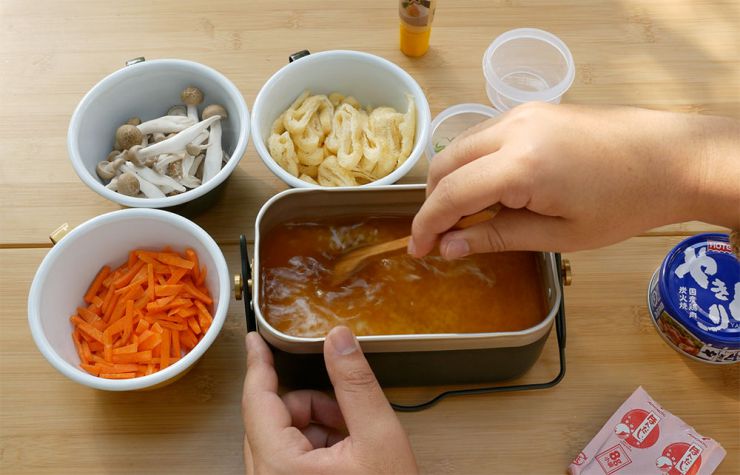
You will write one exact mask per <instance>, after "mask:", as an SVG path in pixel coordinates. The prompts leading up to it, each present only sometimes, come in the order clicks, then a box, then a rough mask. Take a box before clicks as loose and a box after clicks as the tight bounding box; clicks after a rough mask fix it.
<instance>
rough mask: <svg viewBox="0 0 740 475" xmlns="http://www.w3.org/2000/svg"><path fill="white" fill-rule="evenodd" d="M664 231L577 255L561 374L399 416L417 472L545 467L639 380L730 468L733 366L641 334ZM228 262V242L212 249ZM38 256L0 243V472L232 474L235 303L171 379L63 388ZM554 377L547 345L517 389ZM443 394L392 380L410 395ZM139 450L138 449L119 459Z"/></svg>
mask: <svg viewBox="0 0 740 475" xmlns="http://www.w3.org/2000/svg"><path fill="white" fill-rule="evenodd" d="M678 240H679V238H676V237H642V238H634V239H631V240H628V241H626V242H624V243H622V244H619V245H616V246H612V247H609V248H606V249H603V250H599V251H589V252H580V253H574V254H571V255H569V256H567V257H569V258H570V259H571V262H572V264H573V271H574V280H573V282H574V283H573V285H572V286H571V287H569V288H567V289H566V292H565V299H566V314H567V326H568V331H567V333H568V344H567V363H568V370H567V374H566V377H565V380H564V381H563V382H562V383H561V384H560V385H558V386H557V387H555V388H553V389H550V390H544V391H536V392H528V393H511V394H499V395H487V396H473V397H470V396H467V397H459V398H452V399H448V400H446V401H444V402H442V403H441V404H439V405H438V406H436V407H434V408H432V409H430V410H427V411H425V412H422V413H417V414H399V417H400V418H401V420H402V422H403V425H404V427H405V428H406V430H407V431H408V433H409V437H410V438H411V442H412V444H413V447H414V451H415V453H416V456H417V459H418V461H419V465H420V466H421V468H422V471H423V473H433V474H437V473H457V474H466V475H468V474H473V475H474V474H489V473H503V474H521V473H537V474H549V473H553V474H557V473H562V472H563V470H564V468H565V467H566V466H567V464H568V462H569V460H570V459H571V458H572V457H574V456H575V455H577V454H578V452H579V451H580V450H581V449H582V448H583V447H584V446H585V445H586V443H587V442H588V441H589V440H590V439H591V437H593V435H595V434H596V432H597V431H598V429H599V428H600V427H601V425H602V424H603V423H604V422H605V421H606V420H607V419H608V418H609V416H610V415H611V414H612V413H613V412H614V411H615V410H616V408H617V407H618V406H619V405H620V404H621V403H622V401H623V400H624V399H626V398H627V396H629V394H631V392H632V391H634V389H635V388H636V387H637V386H639V385H642V386H644V387H645V389H646V390H647V391H648V392H649V393H650V394H651V395H652V396H653V397H654V398H655V399H656V400H657V401H659V402H660V403H661V404H662V405H663V406H664V407H665V408H666V409H668V410H670V411H672V412H673V413H675V414H676V415H678V416H680V417H681V418H683V419H684V420H685V421H686V422H687V423H688V424H690V425H693V426H694V427H695V428H696V430H697V431H699V432H700V433H702V434H704V435H707V436H710V437H713V438H715V439H717V440H718V441H719V442H720V443H721V444H722V445H723V446H724V447H725V449H726V450H727V452H728V455H727V459H726V460H725V462H724V463H723V464H722V466H721V468H720V470H719V471H718V472H717V473H720V474H722V473H724V474H732V473H740V471H738V467H739V466H740V426H739V425H738V414H740V401H739V399H740V365H734V366H732V367H716V366H710V365H704V364H699V363H695V362H693V361H690V360H688V359H686V358H684V357H682V356H681V355H679V354H678V353H676V352H675V351H674V350H672V349H671V348H669V347H668V346H667V345H666V344H665V343H664V342H663V341H662V340H661V338H660V336H659V335H658V334H657V333H656V332H655V330H654V329H653V326H652V323H651V322H650V320H649V315H648V311H647V305H646V287H647V282H648V279H649V278H650V275H651V273H652V272H653V270H654V269H655V268H656V267H657V266H658V264H659V262H660V260H661V257H662V255H663V254H664V253H665V252H666V250H667V249H669V248H670V247H671V246H672V245H674V244H675V243H676V242H678ZM223 249H224V252H225V254H226V256H227V260H228V263H229V267H230V269H231V270H232V271H233V270H235V269H238V257H237V256H238V251H237V247H236V246H224V247H223ZM45 252H46V251H45V250H43V249H32V250H27V249H14V250H0V265H2V267H3V268H4V269H5V270H6V271H5V272H3V273H2V275H1V276H0V300H2V302H3V305H2V306H1V307H0V381H1V382H2V384H1V385H0V428H1V431H0V453H1V454H2V457H1V458H0V472H2V473H13V474H25V473H28V474H47V473H48V474H52V473H53V474H66V473H70V474H72V473H108V474H119V473H120V474H124V473H223V474H226V473H233V474H237V473H243V465H242V454H241V437H242V426H241V419H240V412H239V411H240V406H239V404H240V398H241V384H242V378H243V375H244V345H243V337H244V331H245V326H244V311H243V308H244V307H243V306H242V303H241V302H237V301H232V302H231V305H230V308H229V314H228V317H227V321H226V324H225V326H224V328H223V330H222V332H221V335H220V336H219V338H218V339H217V340H216V342H215V343H214V344H213V346H212V347H211V349H209V351H208V352H207V353H206V355H205V356H204V357H203V358H202V360H201V361H200V362H199V363H198V364H197V365H196V366H195V367H194V368H193V369H192V370H191V371H190V373H188V374H187V375H186V376H185V377H183V378H182V379H181V380H180V381H178V382H176V383H174V384H172V385H170V386H167V387H165V388H162V389H159V390H155V391H150V392H135V393H125V394H113V393H104V392H100V391H95V390H91V389H87V388H84V387H81V386H78V385H76V384H75V383H72V382H71V381H68V380H67V379H66V378H64V377H63V376H61V375H60V374H59V373H57V372H56V371H55V370H54V369H52V368H51V366H49V365H48V364H47V363H46V361H44V359H43V357H42V356H41V355H40V353H39V352H38V351H37V349H36V348H35V346H34V344H33V341H32V340H31V337H30V334H29V332H28V327H27V323H26V313H25V305H26V300H25V299H26V293H27V289H28V287H29V285H30V281H31V279H32V277H33V274H34V272H35V268H36V267H37V265H38V264H39V262H40V261H41V259H42V258H43V256H44V254H45ZM556 373H557V352H556V347H555V342H554V341H553V338H551V341H549V342H548V344H547V347H546V349H545V351H544V353H543V356H542V357H541V359H540V360H539V361H538V363H537V364H536V366H535V367H534V368H533V370H532V371H530V372H529V373H528V374H527V375H525V376H524V377H523V378H521V381H522V382H525V381H526V382H535V381H546V380H549V379H551V378H552V377H553V376H554V375H555V374H556ZM440 389H441V388H400V389H399V388H396V389H390V390H388V391H387V394H388V396H389V398H390V399H391V400H393V401H396V402H402V403H411V402H413V401H420V400H422V399H424V398H427V397H429V396H431V395H433V394H435V393H436V392H438V391H439V390H440ZM131 454H136V457H133V456H131Z"/></svg>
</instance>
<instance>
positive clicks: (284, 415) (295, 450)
mask: <svg viewBox="0 0 740 475" xmlns="http://www.w3.org/2000/svg"><path fill="white" fill-rule="evenodd" d="M324 360H325V362H326V369H327V371H328V373H329V377H330V379H331V382H332V384H333V386H334V393H335V395H336V398H337V399H336V401H335V400H334V399H332V398H331V397H329V396H328V395H326V394H325V393H322V392H320V391H309V390H301V391H293V392H289V393H287V394H285V395H283V396H282V398H281V397H280V396H279V395H278V394H277V388H278V378H277V374H276V373H275V368H274V367H273V360H272V353H271V352H270V349H269V348H268V347H267V345H266V344H265V342H264V341H263V340H262V338H261V337H260V336H259V334H257V333H256V332H251V333H249V334H248V335H247V376H246V378H245V381H244V393H243V397H242V416H243V418H244V429H245V435H244V464H245V466H246V472H247V474H249V475H253V474H258V475H263V474H268V475H273V474H302V475H304V474H306V475H310V474H338V473H341V474H376V473H398V474H404V475H406V474H414V473H417V468H416V461H415V459H414V454H413V452H412V450H411V445H410V444H409V441H408V438H407V437H406V433H405V432H404V430H403V427H401V423H400V421H399V420H398V418H397V417H396V414H395V413H394V412H393V409H392V408H391V406H390V404H389V403H388V400H387V399H386V397H385V395H384V394H383V391H382V390H381V389H380V386H379V385H378V382H377V380H376V379H375V375H374V374H373V372H372V370H371V369H370V366H369V365H368V364H367V360H366V359H365V357H364V355H363V354H362V350H361V349H360V346H359V344H358V343H357V340H356V339H355V337H354V335H352V332H351V331H350V330H349V329H348V328H347V327H337V328H334V329H333V330H332V331H331V332H330V333H329V335H327V337H326V341H325V343H324ZM347 432H348V433H349V434H348V435H347Z"/></svg>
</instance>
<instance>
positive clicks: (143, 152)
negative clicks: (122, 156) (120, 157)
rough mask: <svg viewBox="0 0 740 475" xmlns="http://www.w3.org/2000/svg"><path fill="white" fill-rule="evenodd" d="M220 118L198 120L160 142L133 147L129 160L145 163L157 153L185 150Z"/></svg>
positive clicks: (130, 150)
mask: <svg viewBox="0 0 740 475" xmlns="http://www.w3.org/2000/svg"><path fill="white" fill-rule="evenodd" d="M219 119H220V116H217V115H216V116H213V117H209V118H207V119H205V120H202V121H200V122H198V123H197V124H194V125H191V126H190V127H188V128H187V129H185V130H183V131H182V132H180V133H178V134H177V135H174V136H172V137H170V138H168V139H165V140H163V141H161V142H159V143H155V144H152V145H149V146H148V147H145V148H141V149H139V148H136V147H133V148H131V149H129V155H128V157H129V161H132V162H134V163H136V162H137V161H138V163H141V164H144V163H146V159H147V158H149V157H155V156H157V155H162V154H163V153H179V152H182V151H183V150H185V147H186V146H187V144H189V143H191V142H192V141H193V139H195V138H196V137H198V135H200V133H201V132H202V131H204V130H205V129H206V128H208V127H209V126H210V125H211V124H213V123H214V122H217V121H218V120H219ZM131 157H135V158H136V161H135V160H132V159H131Z"/></svg>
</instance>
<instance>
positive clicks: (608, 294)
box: [0, 0, 740, 474]
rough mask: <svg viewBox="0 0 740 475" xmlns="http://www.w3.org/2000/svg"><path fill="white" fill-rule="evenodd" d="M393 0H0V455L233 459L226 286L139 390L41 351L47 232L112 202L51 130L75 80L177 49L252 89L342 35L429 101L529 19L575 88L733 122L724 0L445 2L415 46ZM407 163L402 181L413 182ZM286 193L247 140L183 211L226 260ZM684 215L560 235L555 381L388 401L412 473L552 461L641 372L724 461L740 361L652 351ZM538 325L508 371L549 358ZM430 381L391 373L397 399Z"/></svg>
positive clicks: (739, 48)
mask: <svg viewBox="0 0 740 475" xmlns="http://www.w3.org/2000/svg"><path fill="white" fill-rule="evenodd" d="M395 5H396V4H395V2H393V1H390V0H387V1H385V2H370V1H368V2H351V4H350V2H340V1H333V2H329V1H319V0H313V1H294V2H274V1H268V0H255V1H249V2H244V1H232V2H228V1H220V0H209V1H208V2H203V3H200V2H192V1H191V2H184V1H157V2H152V1H140V2H100V1H77V2H74V3H71V2H54V1H48V0H44V1H36V2H25V1H21V0H3V1H2V2H0V91H2V92H3V94H2V107H0V123H2V127H1V128H0V213H1V214H0V223H1V224H0V472H2V473H4V474H5V473H7V474H21V473H29V474H47V473H48V474H52V473H53V474H63V473H106V474H108V473H110V474H113V473H137V474H143V473H243V462H242V451H241V441H242V426H241V422H240V408H239V401H240V396H241V395H240V392H241V381H242V378H243V375H244V345H243V336H244V323H243V321H244V315H243V310H242V307H241V304H240V303H237V302H235V301H234V302H232V305H231V306H230V309H229V314H228V318H227V321H226V324H225V326H224V328H223V331H222V332H221V335H220V336H219V338H218V339H217V341H216V342H215V343H214V345H213V346H212V348H211V349H210V350H209V351H208V353H207V354H206V355H205V357H204V358H203V359H202V360H201V361H200V362H199V363H198V364H197V365H196V367H195V368H194V369H193V370H192V371H191V372H190V373H189V374H188V375H187V376H185V377H184V378H183V379H181V380H180V381H178V382H177V383H175V384H172V385H170V386H168V387H166V388H163V389H160V390H156V391H152V392H139V393H126V394H114V393H104V392H99V391H94V390H91V389H87V388H84V387H81V386H78V385H76V384H74V383H72V382H71V381H69V380H67V379H66V378H64V377H63V376H61V375H60V374H58V373H57V372H56V371H55V370H53V369H52V368H51V367H50V365H49V364H47V363H46V361H45V360H44V359H43V358H42V356H41V355H40V353H39V352H38V351H37V349H36V348H35V346H34V344H33V341H32V339H31V336H30V333H29V330H28V325H27V323H26V298H27V295H28V289H29V285H30V282H31V279H32V278H33V275H34V272H35V270H36V268H37V266H38V265H39V263H40V262H41V260H42V259H43V257H44V255H45V254H46V252H47V248H48V247H49V245H48V242H47V235H48V234H49V232H50V231H51V230H53V229H54V228H56V227H57V226H58V225H59V224H61V223H62V222H64V221H66V222H69V223H70V224H71V225H73V226H74V225H77V224H79V223H81V222H83V221H85V220H87V219H90V218H92V217H93V216H96V215H98V214H101V213H104V212H107V211H112V210H115V209H118V207H117V206H116V205H114V204H112V203H110V202H107V201H106V200H104V199H103V198H101V197H99V196H98V195H96V194H95V193H93V192H92V191H90V190H89V189H87V188H86V187H85V186H84V185H83V184H82V183H81V182H80V180H79V179H78V178H77V176H76V175H75V173H74V171H73V170H72V167H71V166H70V165H69V161H68V159H67V153H66V140H65V139H66V130H67V125H68V122H69V118H70V115H71V113H72V111H73V110H74V107H75V106H76V104H77V103H78V101H79V100H80V99H81V98H82V96H83V95H84V93H85V92H86V91H87V90H88V89H89V88H90V87H92V86H93V85H94V84H95V83H96V82H97V81H98V80H100V79H101V78H102V77H103V76H105V75H107V74H109V73H110V72H112V71H114V70H116V69H118V68H120V67H122V65H123V62H124V61H125V60H127V59H130V58H133V57H136V56H142V55H143V56H146V57H147V58H148V59H155V58H168V57H177V58H183V59H189V60H194V61H198V62H202V63H205V64H207V65H209V66H212V67H214V68H216V69H218V70H220V71H221V72H223V73H224V74H225V75H226V76H227V77H229V78H230V79H231V80H232V81H233V82H234V83H235V84H236V85H237V87H239V89H240V90H241V91H242V93H243V94H244V97H245V99H246V100H247V104H249V105H251V104H252V103H253V102H254V98H255V96H256V94H257V92H258V90H259V88H260V87H261V85H262V84H263V83H264V82H265V81H266V80H267V78H268V77H269V76H270V75H271V74H272V73H273V72H274V71H276V70H277V69H278V68H279V67H281V66H282V65H283V64H284V63H285V62H286V59H287V56H288V55H289V54H290V53H293V52H295V51H297V50H300V49H304V48H308V49H310V50H311V51H321V50H327V49H337V48H343V49H357V50H364V51H368V52H371V53H374V54H378V55H381V56H383V57H385V58H388V59H389V60H391V61H394V62H396V63H397V64H399V65H400V66H401V67H403V68H404V69H406V70H407V71H409V72H410V73H411V74H412V75H413V76H414V77H415V78H416V79H417V81H418V82H419V83H420V84H421V86H422V87H423V88H424V90H425V92H426V94H427V97H428V99H429V102H430V105H431V108H432V113H433V114H436V113H438V112H439V111H441V110H442V109H444V108H446V107H448V106H450V105H452V104H455V103H460V102H481V103H485V102H486V101H487V99H486V96H485V91H484V80H483V76H482V73H481V70H480V58H481V54H482V53H483V51H484V50H485V48H486V47H487V45H488V44H489V43H490V41H492V40H493V39H494V38H495V37H496V36H497V35H498V34H500V33H502V32H504V31H506V30H508V29H511V28H516V27H525V26H527V27H539V28H543V29H545V30H549V31H551V32H553V33H555V34H556V35H558V36H560V37H561V38H562V39H563V40H564V41H565V42H566V43H567V44H568V45H569V47H570V49H571V50H572V52H573V56H574V58H575V61H576V65H577V74H576V80H575V83H574V84H573V87H572V88H571V90H570V91H569V92H568V94H567V95H566V96H565V99H564V101H567V102H570V103H584V104H587V103H592V104H597V103H599V104H601V103H613V104H631V105H638V106H644V107H652V108H659V109H666V110H674V111H686V112H694V113H706V114H723V115H729V116H734V117H737V118H740V86H739V85H740V30H739V29H738V24H740V4H738V3H737V2H736V1H713V0H682V1H666V0H656V1H652V2H641V1H639V0H594V1H590V2H576V1H571V0H485V1H484V0H478V1H473V0H455V1H444V0H443V1H441V2H440V5H439V7H438V11H437V18H436V20H435V25H434V30H433V34H432V48H431V50H430V51H429V53H428V54H427V55H426V56H425V57H423V58H420V59H410V58H406V57H404V56H403V55H402V54H401V53H400V52H399V50H398V47H397V35H398V32H397V17H396V12H395ZM425 167H426V163H425V161H424V160H422V161H420V164H419V165H418V166H417V167H416V168H415V169H414V170H413V172H412V173H411V174H410V175H409V176H408V177H406V178H405V179H404V182H412V183H413V182H423V181H424V177H425V173H426V168H425ZM282 189H284V185H283V184H282V183H281V182H280V181H279V180H277V179H276V178H275V177H274V176H272V175H271V173H270V172H269V171H268V170H267V169H266V168H265V167H264V166H263V164H262V162H261V161H260V160H259V158H258V157H257V155H256V152H255V151H254V148H253V147H252V146H251V145H250V147H249V149H248V150H247V154H246V156H245V157H244V159H243V160H242V162H241V163H240V165H239V167H238V169H237V170H236V171H235V172H234V174H233V175H232V178H231V180H230V182H229V184H228V187H227V190H226V193H225V195H224V196H223V198H222V199H221V201H220V202H219V203H218V204H217V205H216V206H215V207H214V208H212V209H211V210H210V211H208V212H207V213H206V214H203V215H202V216H199V217H197V218H196V219H195V220H196V221H197V222H198V223H199V224H201V225H202V226H203V227H204V228H206V229H207V230H208V231H209V232H210V233H211V234H212V235H213V236H214V238H215V239H216V240H217V241H218V242H219V244H221V245H222V248H223V250H224V252H225V254H226V256H227V259H228V262H229V265H230V266H231V269H232V270H233V271H236V269H237V254H238V251H237V247H236V245H235V244H236V241H237V238H238V235H239V234H240V233H246V234H247V235H249V236H251V235H252V233H253V230H252V226H253V222H254V217H255V215H256V213H257V211H258V209H259V207H260V206H261V204H262V203H263V202H264V201H265V200H267V199H268V198H269V197H270V196H272V195H273V194H274V193H276V192H278V191H280V190H282ZM711 229H716V228H715V227H714V226H709V225H706V224H702V223H684V224H680V225H674V226H667V227H663V228H660V229H656V230H652V231H650V232H648V233H646V234H644V235H643V236H639V237H635V238H633V239H630V240H628V241H626V242H624V243H621V244H618V245H615V246H611V247H609V248H605V249H600V250H595V251H588V252H579V253H573V254H571V255H569V256H568V257H569V258H570V259H571V261H572V264H573V269H574V283H573V285H572V287H570V288H567V290H566V292H565V298H566V312H567V320H568V349H567V361H568V372H567V375H566V377H565V380H564V381H563V382H562V383H561V384H560V385H559V386H557V387H555V388H554V389H550V390H545V391H540V392H529V393H514V394H500V395H487V396H476V397H464V398H455V399H450V400H447V401H444V402H443V403H441V404H440V405H438V406H436V407H434V408H433V409H430V410H428V411H425V412H421V413H414V414H400V415H399V417H400V418H401V420H402V422H403V425H404V427H405V428H406V429H407V431H408V433H409V437H410V438H411V442H412V444H413V447H414V450H415V452H416V455H417V458H418V461H419V465H420V467H421V469H422V471H423V472H424V473H459V474H479V473H480V474H484V473H504V474H520V473H521V474H523V473H532V474H540V473H542V474H545V473H562V472H563V471H564V470H565V467H566V466H567V464H568V462H569V461H570V459H572V458H573V457H574V456H575V455H577V454H578V453H579V451H580V450H581V449H582V448H583V447H584V446H585V444H586V443H587V442H588V441H589V440H590V439H591V437H593V435H594V434H595V433H596V431H597V430H598V429H599V428H600V427H601V425H602V424H603V423H604V422H605V421H606V419H607V418H608V417H609V416H610V415H611V414H612V413H613V412H614V410H616V408H617V407H618V406H619V404H621V402H622V401H623V400H624V399H625V398H627V396H629V395H630V394H631V393H632V391H634V389H635V388H636V387H637V386H639V385H642V386H644V387H645V388H646V389H647V391H648V392H649V393H650V394H651V395H652V396H653V397H654V398H655V399H657V400H658V401H659V402H660V403H661V404H662V405H664V406H665V407H666V408H667V409H668V410H670V411H672V412H674V413H675V414H677V415H679V416H680V417H682V418H683V419H684V420H685V421H686V422H687V423H689V424H691V425H693V426H694V427H695V428H696V429H697V430H698V431H699V432H700V433H702V434H705V435H707V436H710V437H713V438H715V439H717V440H718V441H719V442H720V443H722V444H723V445H724V447H725V449H727V452H728V456H727V458H726V460H725V462H724V463H723V464H722V466H721V467H720V470H719V471H718V472H717V473H725V474H729V473H740V402H739V400H740V383H739V379H740V365H734V366H732V367H728V366H723V367H716V366H709V365H702V364H697V363H694V362H692V361H689V360H688V359H686V358H683V357H682V356H680V355H678V354H677V353H676V352H674V351H673V350H672V349H670V348H668V347H667V346H666V344H665V343H663V341H662V340H661V339H660V337H659V336H658V335H657V333H656V332H655V331H654V330H653V327H652V324H651V323H650V319H649V315H648V311H647V308H646V302H645V298H646V286H647V282H648V279H649V277H650V275H651V273H652V272H653V270H655V268H656V267H657V266H658V264H659V262H660V260H661V258H662V256H664V254H665V253H666V251H667V250H668V249H669V248H670V247H671V246H673V245H674V244H676V243H677V242H678V241H679V240H680V239H681V237H682V236H686V235H690V234H693V233H695V232H699V231H703V230H711ZM556 362H557V359H556V353H555V350H554V347H553V344H552V341H551V342H549V343H548V347H547V348H546V350H545V352H544V354H543V356H542V358H541V360H540V361H539V362H538V363H537V365H536V367H535V369H533V370H532V371H531V372H530V373H529V374H528V375H527V376H525V377H524V378H523V379H524V380H526V381H535V380H544V379H546V378H549V377H551V376H552V375H553V373H555V372H556ZM428 393H429V390H428V389H418V388H417V389H393V390H389V391H388V395H389V397H390V398H391V399H393V400H397V401H410V400H413V399H415V398H419V397H423V396H424V395H426V394H428Z"/></svg>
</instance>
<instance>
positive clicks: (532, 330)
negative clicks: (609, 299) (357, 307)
mask: <svg viewBox="0 0 740 475" xmlns="http://www.w3.org/2000/svg"><path fill="white" fill-rule="evenodd" d="M425 186H426V185H417V184H407V185H387V186H379V187H374V188H358V187H336V188H321V189H315V188H291V189H288V190H285V191H283V192H281V193H278V194H276V195H274V196H273V197H272V198H270V199H269V200H268V201H267V202H266V203H265V204H264V205H263V206H262V208H260V211H259V213H258V214H257V218H256V221H255V240H254V258H253V260H252V263H253V265H252V273H253V275H252V280H253V282H254V285H252V289H251V298H252V304H253V308H254V313H255V317H256V318H255V321H256V324H257V330H258V332H259V333H260V334H262V335H263V336H265V337H267V339H268V340H269V341H271V342H272V343H274V342H277V341H279V342H281V343H284V344H290V345H296V346H297V348H293V352H296V353H314V352H317V351H320V347H321V345H323V341H324V339H325V338H324V337H312V338H307V337H296V336H292V335H288V334H286V333H283V332H281V331H278V330H277V329H276V328H274V327H273V326H272V325H270V324H269V323H268V322H267V320H266V319H265V317H264V315H263V314H262V310H261V308H260V298H259V291H260V287H261V278H260V258H259V250H260V243H261V233H260V228H261V223H262V220H263V219H264V216H265V214H266V213H268V212H269V210H270V207H271V206H272V205H273V204H274V203H276V202H277V201H279V200H281V199H283V198H284V197H285V196H288V195H292V194H296V193H317V192H328V193H342V192H353V193H354V192H384V191H391V190H421V189H424V188H425ZM541 254H542V255H544V257H545V259H546V261H547V262H548V264H549V265H548V269H547V270H546V271H545V272H553V273H554V272H555V265H556V264H555V255H554V254H553V253H551V252H544V253H541ZM553 277H554V278H557V276H554V275H553ZM555 282H557V281H555ZM553 288H554V292H555V296H554V299H553V302H552V305H551V306H550V310H549V312H548V313H547V315H546V316H545V317H544V318H543V319H542V321H541V322H540V323H538V324H537V325H534V326H532V327H529V328H527V329H525V330H519V331H514V332H486V333H419V334H404V335H359V336H357V339H358V341H359V342H360V343H363V342H364V343H367V345H365V346H364V347H363V350H364V351H366V352H382V351H385V350H382V349H380V348H378V347H376V346H373V345H376V344H382V343H391V342H415V343H430V344H432V343H441V342H444V343H447V344H449V343H452V342H467V343H469V344H472V345H473V347H483V348H485V347H486V346H480V344H481V343H482V342H483V341H487V340H493V339H505V338H517V337H518V338H526V337H531V336H533V335H537V336H538V337H539V336H541V335H539V334H540V333H542V332H543V331H545V330H546V329H547V327H550V326H551V325H552V324H553V321H554V319H555V316H556V315H557V313H558V311H559V308H560V302H561V299H562V292H561V289H560V286H559V285H554V286H553ZM263 332H265V333H263ZM533 341H534V339H533ZM476 342H477V343H478V345H476V344H475V343H476ZM528 343H531V342H528ZM511 346H520V345H511ZM468 348H470V346H466V345H462V347H461V348H457V347H455V348H453V347H452V346H450V347H449V348H446V349H448V350H454V349H468ZM281 349H284V348H281ZM440 349H441V348H440ZM394 351H419V350H416V349H412V348H406V349H404V348H394Z"/></svg>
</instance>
